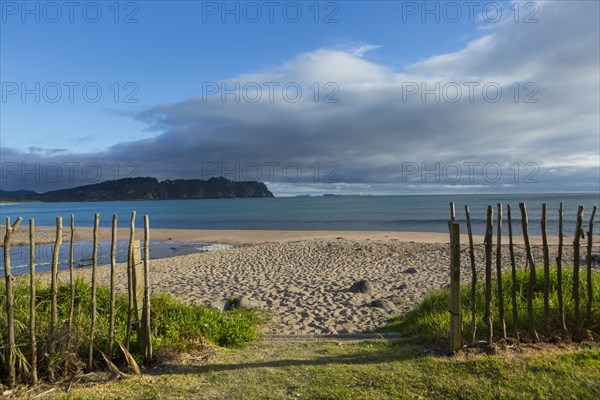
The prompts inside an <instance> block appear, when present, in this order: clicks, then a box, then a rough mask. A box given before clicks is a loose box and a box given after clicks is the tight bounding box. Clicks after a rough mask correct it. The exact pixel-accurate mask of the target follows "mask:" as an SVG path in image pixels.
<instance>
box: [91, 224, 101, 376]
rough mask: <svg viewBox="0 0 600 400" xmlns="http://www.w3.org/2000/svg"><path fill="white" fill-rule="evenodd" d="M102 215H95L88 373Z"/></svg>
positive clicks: (92, 334)
mask: <svg viewBox="0 0 600 400" xmlns="http://www.w3.org/2000/svg"><path fill="white" fill-rule="evenodd" d="M99 222H100V214H98V213H96V214H95V215H94V247H93V250H92V303H91V306H92V311H91V312H92V315H91V319H92V322H91V324H90V343H89V347H88V371H92V366H93V361H94V358H93V355H94V330H95V329H96V264H97V262H98V223H99Z"/></svg>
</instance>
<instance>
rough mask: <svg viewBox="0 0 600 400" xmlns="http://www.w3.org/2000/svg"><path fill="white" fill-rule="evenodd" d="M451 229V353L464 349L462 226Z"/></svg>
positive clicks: (453, 226)
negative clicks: (461, 304)
mask: <svg viewBox="0 0 600 400" xmlns="http://www.w3.org/2000/svg"><path fill="white" fill-rule="evenodd" d="M448 225H449V227H450V352H452V353H454V352H455V351H456V350H458V349H460V348H461V347H462V318H461V317H462V315H461V312H460V225H459V224H458V223H456V222H449V223H448Z"/></svg>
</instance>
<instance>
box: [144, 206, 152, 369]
mask: <svg viewBox="0 0 600 400" xmlns="http://www.w3.org/2000/svg"><path fill="white" fill-rule="evenodd" d="M149 244H150V222H149V220H148V216H147V215H144V310H143V315H142V321H143V326H144V330H145V332H144V333H145V336H144V339H145V342H146V343H145V344H146V358H147V359H151V358H152V353H153V351H152V330H151V321H150V248H149Z"/></svg>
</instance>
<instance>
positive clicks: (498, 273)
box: [496, 203, 506, 340]
mask: <svg viewBox="0 0 600 400" xmlns="http://www.w3.org/2000/svg"><path fill="white" fill-rule="evenodd" d="M496 280H497V281H498V316H499V318H500V331H501V334H502V339H504V340H506V322H505V320H504V293H503V292H502V204H501V203H498V227H497V231H496Z"/></svg>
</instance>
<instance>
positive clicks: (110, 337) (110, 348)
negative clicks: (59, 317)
mask: <svg viewBox="0 0 600 400" xmlns="http://www.w3.org/2000/svg"><path fill="white" fill-rule="evenodd" d="M117 220H118V217H117V216H116V215H113V218H112V231H111V233H112V235H111V242H110V309H109V311H108V313H109V317H108V318H109V321H108V349H107V352H108V353H107V354H108V359H109V360H110V359H112V352H113V345H114V338H115V263H116V258H115V257H116V256H115V254H116V248H117Z"/></svg>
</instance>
